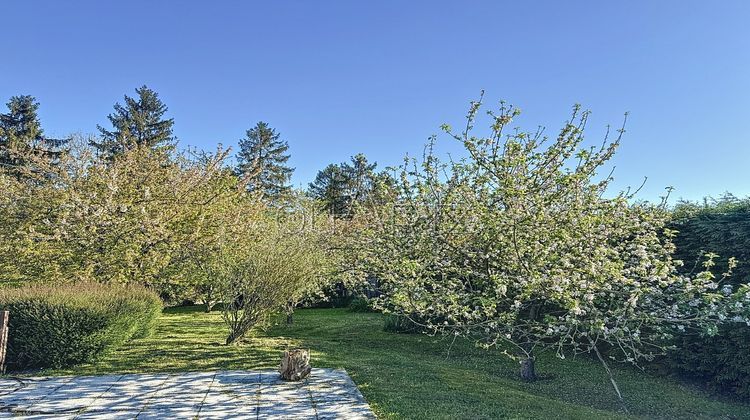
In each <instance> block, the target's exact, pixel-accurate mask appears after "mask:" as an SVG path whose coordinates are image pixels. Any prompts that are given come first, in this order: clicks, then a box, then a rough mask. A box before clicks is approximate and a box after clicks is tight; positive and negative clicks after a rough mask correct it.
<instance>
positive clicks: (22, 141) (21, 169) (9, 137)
mask: <svg viewBox="0 0 750 420" xmlns="http://www.w3.org/2000/svg"><path fill="white" fill-rule="evenodd" d="M6 106H7V107H8V113H5V114H0V166H1V167H2V168H3V170H6V171H9V172H11V173H13V174H14V175H15V176H17V177H28V176H30V175H31V174H32V173H36V174H39V173H42V175H44V174H45V173H46V172H47V171H48V170H49V169H50V166H49V165H55V164H56V163H57V161H58V160H59V158H60V156H61V154H62V153H64V147H65V145H66V144H67V143H68V141H69V139H52V138H48V137H45V136H44V131H43V130H42V125H41V123H40V121H39V116H38V115H37V111H38V109H39V103H38V102H37V101H36V99H35V98H34V97H33V96H29V95H22V96H13V97H11V98H10V100H9V101H8V103H7V105H6Z"/></svg>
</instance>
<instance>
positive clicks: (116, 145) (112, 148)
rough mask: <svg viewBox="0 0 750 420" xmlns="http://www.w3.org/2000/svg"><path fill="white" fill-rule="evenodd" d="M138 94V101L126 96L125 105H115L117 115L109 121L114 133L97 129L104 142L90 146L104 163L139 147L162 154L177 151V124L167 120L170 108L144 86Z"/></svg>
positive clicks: (100, 140) (95, 141) (100, 128)
mask: <svg viewBox="0 0 750 420" xmlns="http://www.w3.org/2000/svg"><path fill="white" fill-rule="evenodd" d="M135 92H136V94H137V95H138V97H137V98H131V97H130V96H127V95H125V105H120V104H119V103H116V104H115V106H114V108H115V112H114V113H112V114H109V116H108V117H107V118H108V119H109V122H110V123H111V124H112V129H111V130H108V129H106V128H104V127H102V126H97V127H98V128H99V133H100V134H101V139H97V140H91V142H90V144H91V145H92V146H93V147H94V148H96V150H97V151H98V152H99V155H100V156H101V157H103V158H105V159H112V158H114V157H115V156H118V155H120V154H122V153H124V152H126V151H128V150H131V149H133V148H135V147H137V146H138V147H146V148H151V149H153V150H159V151H171V150H173V149H174V143H175V137H174V136H173V134H172V126H173V125H174V120H173V119H171V118H169V119H164V114H165V113H166V112H167V106H166V105H164V103H163V102H162V101H161V100H160V99H159V95H158V94H157V93H156V92H154V91H153V90H151V89H149V88H148V87H146V86H145V85H144V86H141V87H140V88H137V89H136V90H135Z"/></svg>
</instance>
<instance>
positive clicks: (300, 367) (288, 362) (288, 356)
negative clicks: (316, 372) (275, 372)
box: [279, 349, 312, 381]
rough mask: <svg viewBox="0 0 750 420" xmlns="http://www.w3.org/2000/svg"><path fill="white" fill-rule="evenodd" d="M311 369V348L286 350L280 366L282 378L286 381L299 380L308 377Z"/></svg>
mask: <svg viewBox="0 0 750 420" xmlns="http://www.w3.org/2000/svg"><path fill="white" fill-rule="evenodd" d="M311 370H312V367H311V366H310V351H309V350H302V349H297V350H291V351H285V352H284V356H283V357H282V358H281V365H280V366H279V373H280V374H281V379H283V380H285V381H299V380H301V379H304V378H306V377H307V375H309V374H310V371H311Z"/></svg>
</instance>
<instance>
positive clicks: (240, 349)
mask: <svg viewBox="0 0 750 420" xmlns="http://www.w3.org/2000/svg"><path fill="white" fill-rule="evenodd" d="M382 326H383V318H382V315H380V314H375V313H351V312H347V311H346V310H345V309H306V310H300V311H298V312H297V314H296V315H295V324H294V325H293V326H286V325H283V324H281V323H280V324H278V325H275V326H273V327H272V328H270V329H269V330H268V331H266V332H262V333H259V334H257V335H256V336H255V337H252V338H250V339H249V340H247V341H246V342H245V343H243V344H241V345H236V346H226V345H224V344H223V342H224V339H225V338H226V333H227V331H226V328H225V326H224V324H223V322H222V320H221V316H220V314H218V313H211V314H206V313H203V312H202V310H201V308H198V307H190V308H170V309H166V310H165V311H164V313H163V315H162V317H161V318H160V320H159V324H158V326H157V329H156V333H155V334H154V335H153V336H152V337H150V338H146V339H138V340H133V341H132V342H130V343H128V344H126V345H125V347H124V348H121V349H119V350H117V351H115V352H113V353H110V354H109V355H107V356H105V357H103V358H102V359H100V360H99V361H98V362H97V363H94V364H88V365H83V366H78V367H76V368H73V369H68V370H56V371H47V372H43V373H44V374H53V375H61V374H76V375H81V374H105V373H115V372H176V371H194V370H219V369H258V368H275V367H276V366H277V364H278V361H279V357H280V353H281V352H282V351H283V350H284V349H286V348H289V347H304V348H310V349H311V351H312V359H313V364H314V366H315V367H333V368H344V369H346V370H347V371H348V372H349V374H350V375H351V376H352V378H353V379H354V381H355V382H356V383H357V385H358V386H359V388H360V390H361V391H362V393H363V394H364V395H365V397H366V398H367V400H368V401H369V402H370V404H371V406H372V408H373V410H374V411H375V413H376V414H377V415H378V416H379V417H382V418H421V419H424V418H429V419H456V418H467V419H468V418H470V419H482V418H487V419H489V418H491V419H502V418H518V419H521V418H527V419H542V418H545V419H546V418H581V419H591V418H627V417H629V416H628V415H626V414H625V413H623V412H622V411H620V410H619V405H618V403H617V401H616V399H615V397H614V394H613V391H612V389H611V386H610V384H609V382H608V380H607V377H606V375H605V374H604V372H603V371H602V369H601V367H600V366H599V365H598V364H596V363H595V362H594V361H592V360H589V359H586V358H578V359H575V360H564V361H561V360H558V359H556V358H555V357H554V356H553V355H542V356H541V357H540V358H539V360H538V370H539V372H540V373H541V374H543V375H545V377H546V378H545V379H543V380H540V381H538V382H534V383H524V382H521V381H519V380H518V379H517V378H516V374H517V370H518V366H517V364H516V363H514V362H513V361H510V360H507V359H506V358H505V357H504V356H503V355H501V354H500V353H499V351H485V350H482V349H478V348H475V347H474V346H473V345H471V343H466V342H458V341H457V342H455V343H453V345H452V346H449V344H450V343H449V342H446V341H445V340H441V339H439V338H434V337H428V336H425V335H419V334H414V335H406V334H394V333H387V332H384V331H383V330H382ZM449 347H450V352H448V348H449ZM616 375H617V379H618V381H619V383H620V385H621V388H622V391H623V393H624V395H625V398H626V399H627V402H628V407H629V409H630V413H631V417H644V418H675V419H678V418H679V419H686V418H690V419H693V418H725V419H739V418H750V406H749V405H743V404H741V403H738V402H732V401H728V400H724V399H721V398H718V397H716V396H712V395H710V394H707V393H704V392H702V391H700V390H697V389H694V388H692V387H689V386H686V385H683V384H680V383H678V382H676V381H673V380H671V379H668V378H662V377H655V376H651V375H649V374H646V373H643V372H639V371H636V370H635V369H630V368H618V369H616Z"/></svg>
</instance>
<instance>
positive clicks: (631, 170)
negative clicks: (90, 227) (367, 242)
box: [0, 0, 750, 199]
mask: <svg viewBox="0 0 750 420" xmlns="http://www.w3.org/2000/svg"><path fill="white" fill-rule="evenodd" d="M0 35H2V40H3V42H2V46H1V47H0V48H1V49H2V53H1V54H0V99H2V100H3V101H5V100H6V99H7V98H8V97H10V96H12V95H16V94H30V95H34V96H36V97H37V99H38V100H39V101H40V102H41V117H42V122H43V125H44V128H45V130H46V131H47V133H48V134H54V135H65V134H68V133H70V132H77V131H80V132H84V133H92V132H94V131H95V127H96V124H104V123H105V122H106V115H107V114H108V113H109V112H110V111H111V109H112V105H113V104H114V102H115V101H121V100H122V96H123V95H124V94H126V93H127V94H133V89H134V88H135V87H137V86H140V85H142V84H147V85H148V86H149V87H152V88H153V89H155V90H156V91H157V92H159V94H160V96H161V97H162V99H163V100H164V101H165V102H166V103H167V105H168V106H169V115H170V116H172V117H174V118H175V120H176V134H177V136H178V137H179V139H180V141H181V144H182V145H193V146H199V147H202V148H206V149H211V148H213V147H215V145H216V144H217V143H220V142H221V143H223V144H225V145H235V144H236V142H237V140H238V139H239V138H240V137H241V136H242V135H243V134H244V131H245V130H246V129H247V128H249V127H250V126H251V125H253V124H254V123H255V122H256V121H258V120H264V121H267V122H269V123H270V124H271V125H272V126H273V127H276V128H277V129H278V130H279V131H280V132H281V133H282V135H283V137H284V138H285V139H287V140H288V141H289V145H290V151H291V153H292V164H293V165H294V166H295V167H296V168H297V170H296V172H295V175H294V178H293V180H294V183H295V184H296V185H306V184H307V182H309V181H310V180H312V178H313V177H314V176H315V173H316V172H317V171H318V170H319V169H321V168H322V167H324V166H325V165H326V164H328V163H331V162H340V161H343V160H346V159H348V157H349V156H351V155H353V154H356V153H358V152H363V153H365V154H366V155H367V156H368V157H369V158H370V159H371V160H376V161H378V162H379V164H380V166H384V165H392V164H397V163H399V162H400V159H401V157H402V156H403V155H404V154H405V153H407V152H408V153H411V154H415V153H419V152H420V151H421V148H422V145H423V143H424V142H425V139H426V138H427V137H428V136H429V135H431V134H433V133H437V132H438V131H439V126H440V124H441V123H444V122H447V123H451V124H453V125H454V126H455V125H458V124H460V122H461V120H462V118H463V116H464V115H465V112H466V108H467V104H468V102H469V101H470V100H471V99H474V98H476V97H477V96H478V94H479V92H480V90H481V89H484V90H485V91H486V99H487V100H488V101H489V102H495V101H497V100H499V99H505V100H507V101H509V102H512V103H514V104H516V105H518V106H519V107H520V108H521V109H523V110H524V115H523V116H522V118H521V119H520V120H518V124H519V125H520V126H523V127H528V128H529V129H533V128H535V127H536V126H537V125H539V124H541V125H546V126H547V127H548V129H549V130H551V132H554V131H555V130H557V129H558V128H559V127H560V125H561V123H562V122H563V121H564V120H565V118H566V117H567V115H568V113H569V110H570V106H571V105H573V104H574V103H582V104H583V105H584V106H585V107H587V108H589V109H591V110H592V111H593V116H592V119H591V121H590V125H589V128H590V130H589V139H591V141H592V142H593V141H597V140H599V138H600V135H601V134H602V133H603V130H604V127H605V125H606V124H607V123H612V124H613V125H616V124H619V123H620V121H621V118H622V114H623V113H624V112H625V111H629V112H630V119H629V125H628V133H627V135H626V137H625V141H624V144H623V146H622V148H621V151H620V153H619V155H618V156H617V157H616V160H615V164H616V166H617V170H616V172H615V176H616V178H617V186H618V187H620V186H625V185H632V184H639V183H640V182H641V180H642V178H643V176H648V177H649V181H648V184H647V186H646V188H645V189H644V190H643V194H642V195H641V196H642V197H643V198H647V199H654V198H656V197H658V196H659V194H660V193H661V192H662V191H663V188H664V187H665V186H668V185H672V186H674V187H675V188H676V192H675V195H676V196H682V197H686V198H691V199H696V198H699V197H702V196H704V195H718V194H721V193H722V192H723V191H726V190H729V191H731V192H734V193H735V194H737V195H741V196H744V195H748V194H750V138H748V137H749V136H748V123H750V1H746V0H737V1H684V0H679V1H677V0H673V1H642V2H634V1H587V2H586V1H564V2H563V1H528V2H526V1H523V2H522V1H486V2H480V1H466V2H459V1H452V2H448V1H419V2H417V1H409V2H407V1H378V2H365V1H340V2H332V1H331V2H327V1H274V2H263V3H261V2H249V1H231V2H230V1H210V2H209V1H203V2H197V1H196V2H190V1H121V2H104V1H57V0H56V1H15V2H10V1H7V2H2V3H1V4H0ZM441 147H442V150H444V151H454V152H455V151H456V150H458V148H457V147H456V145H455V144H451V143H450V141H449V140H448V139H445V141H444V143H443V145H442V146H441Z"/></svg>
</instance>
